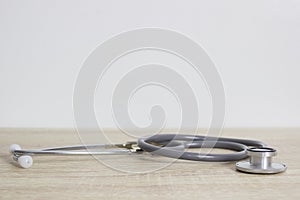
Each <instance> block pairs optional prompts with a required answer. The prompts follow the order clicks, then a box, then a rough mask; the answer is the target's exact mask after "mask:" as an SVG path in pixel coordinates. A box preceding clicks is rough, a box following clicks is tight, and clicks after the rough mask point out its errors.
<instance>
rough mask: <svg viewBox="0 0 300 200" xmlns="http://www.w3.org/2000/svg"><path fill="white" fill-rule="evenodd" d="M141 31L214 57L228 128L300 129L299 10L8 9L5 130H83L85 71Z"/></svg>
mask: <svg viewBox="0 0 300 200" xmlns="http://www.w3.org/2000/svg"><path fill="white" fill-rule="evenodd" d="M139 27H161V28H167V29H172V30H176V31H178V32H181V33H183V34H185V35H187V36H189V37H191V38H193V39H194V40H195V41H197V42H198V43H199V44H201V45H202V46H203V47H204V48H205V49H206V51H207V53H208V54H209V56H210V57H211V58H212V59H213V60H214V62H215V63H216V65H217V68H218V70H219V72H220V74H221V76H222V79H223V82H224V86H225V92H226V97H227V102H226V112H227V113H226V121H225V126H226V127H287V126H293V127H295V126H299V125H300V94H299V91H300V79H299V74H300V66H299V65H300V55H299V53H300V37H299V36H300V1H298V0H282V1H279V0H268V1H263V0H251V1H250V0H249V1H240V0H227V1H198V0H195V1H174V0H168V1H160V0H152V1H141V0H134V1H121V0H120V1H78V0H67V1H66V0H57V1H54V0H46V1H38V0H36V1H32V0H29V1H9V0H7V1H4V0H1V1H0V94H1V96H0V127H74V121H73V111H72V92H73V87H74V83H75V80H76V76H77V74H78V72H79V70H80V67H81V65H82V63H83V62H84V60H85V59H86V58H87V56H88V55H89V53H90V52H91V51H92V50H93V49H95V48H96V47H97V46H98V45H99V44H101V43H102V42H103V41H105V40H106V39H108V38H110V37H111V36H112V35H115V34H118V33H120V32H123V31H126V30H131V29H135V28H139ZM141 95H142V94H141ZM153 95H155V92H153ZM132 109H133V111H132V112H133V113H134V112H138V111H139V108H136V111H135V110H134V109H135V108H132ZM172 110H174V112H176V111H177V110H176V109H171V112H172ZM205 112H206V111H205ZM140 114H141V113H137V115H140ZM175 114H176V113H175ZM175 114H174V115H173V114H172V113H171V115H170V118H169V119H168V120H170V121H171V122H172V121H174V122H175V121H176V120H177V119H175V118H174V119H173V117H172V116H175ZM203 114H204V115H205V114H206V113H203ZM207 114H209V113H207ZM107 115H110V113H107ZM170 124H172V123H170ZM104 126H105V127H113V126H114V125H113V122H112V121H111V120H107V121H105V123H104ZM204 126H206V125H205V123H204Z"/></svg>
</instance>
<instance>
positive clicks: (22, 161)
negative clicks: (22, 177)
mask: <svg viewBox="0 0 300 200" xmlns="http://www.w3.org/2000/svg"><path fill="white" fill-rule="evenodd" d="M9 150H10V153H12V154H13V160H14V161H16V162H17V163H18V164H19V166H20V167H22V168H25V169H27V168H30V167H31V166H32V164H33V159H32V157H31V156H30V155H21V156H17V155H16V154H15V152H16V151H19V150H22V149H21V147H20V145H18V144H12V145H10V147H9Z"/></svg>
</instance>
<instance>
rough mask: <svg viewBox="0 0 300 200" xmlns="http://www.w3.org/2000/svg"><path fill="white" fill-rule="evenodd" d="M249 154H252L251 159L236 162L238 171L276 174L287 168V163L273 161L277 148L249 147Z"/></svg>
mask: <svg viewBox="0 0 300 200" xmlns="http://www.w3.org/2000/svg"><path fill="white" fill-rule="evenodd" d="M247 154H248V156H250V160H249V161H242V162H238V163H236V169H237V170H238V171H241V172H246V173H253V174H276V173H280V172H284V171H285V170H286V165H284V164H281V163H273V162H272V157H273V156H275V155H276V150H275V149H272V148H268V147H261V148H249V149H248V150H247Z"/></svg>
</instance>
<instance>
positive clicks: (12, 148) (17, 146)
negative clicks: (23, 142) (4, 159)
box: [9, 144, 21, 153]
mask: <svg viewBox="0 0 300 200" xmlns="http://www.w3.org/2000/svg"><path fill="white" fill-rule="evenodd" d="M16 150H21V147H20V145H18V144H12V145H10V146H9V152H10V153H14V152H15V151H16Z"/></svg>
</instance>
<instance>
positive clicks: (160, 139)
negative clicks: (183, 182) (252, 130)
mask: <svg viewBox="0 0 300 200" xmlns="http://www.w3.org/2000/svg"><path fill="white" fill-rule="evenodd" d="M192 148H220V149H228V150H233V151H235V152H234V153H228V154H212V153H201V152H200V153H198V152H189V151H187V150H188V149H192ZM99 149H101V150H99ZM10 152H11V153H12V155H13V160H14V161H16V162H17V163H18V164H19V166H20V167H22V168H29V167H31V166H32V164H33V159H32V157H31V156H33V155H114V154H133V153H143V152H148V153H151V154H155V155H160V156H165V157H171V158H177V159H184V160H193V161H207V162H228V161H239V160H242V159H245V158H247V157H248V156H249V157H250V159H249V161H241V162H238V163H236V165H235V166H236V169H237V170H238V171H241V172H246V173H254V174H275V173H279V172H284V171H285V170H286V168H287V167H286V165H284V164H281V163H273V162H272V157H273V156H275V155H276V150H275V149H273V148H270V147H267V145H266V144H265V143H263V142H261V141H255V140H246V139H235V138H217V137H206V136H200V135H183V134H156V135H153V136H149V137H143V138H139V139H138V140H137V142H127V143H124V144H96V145H80V146H65V147H55V148H45V149H33V150H22V149H21V147H20V146H19V145H17V144H13V145H11V146H10Z"/></svg>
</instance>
